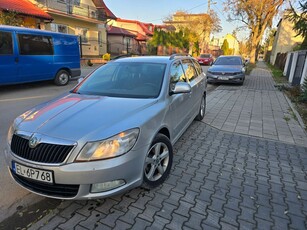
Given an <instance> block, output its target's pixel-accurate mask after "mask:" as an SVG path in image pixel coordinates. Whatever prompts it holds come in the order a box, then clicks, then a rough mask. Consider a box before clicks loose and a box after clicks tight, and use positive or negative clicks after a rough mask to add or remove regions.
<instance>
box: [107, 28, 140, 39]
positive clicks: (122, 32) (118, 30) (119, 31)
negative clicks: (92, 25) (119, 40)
mask: <svg viewBox="0 0 307 230" xmlns="http://www.w3.org/2000/svg"><path fill="white" fill-rule="evenodd" d="M108 34H112V35H125V36H127V37H136V35H134V34H133V33H130V32H129V31H128V30H126V29H123V28H119V27H116V26H110V29H109V30H108Z"/></svg>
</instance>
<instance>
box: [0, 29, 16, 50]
mask: <svg viewBox="0 0 307 230" xmlns="http://www.w3.org/2000/svg"><path fill="white" fill-rule="evenodd" d="M8 54H13V43H12V33H9V32H2V31H0V55H8Z"/></svg>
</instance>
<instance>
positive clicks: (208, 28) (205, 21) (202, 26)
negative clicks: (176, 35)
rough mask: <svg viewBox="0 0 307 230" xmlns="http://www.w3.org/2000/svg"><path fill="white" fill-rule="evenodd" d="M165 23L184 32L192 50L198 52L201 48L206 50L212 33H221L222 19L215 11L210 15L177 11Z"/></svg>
mask: <svg viewBox="0 0 307 230" xmlns="http://www.w3.org/2000/svg"><path fill="white" fill-rule="evenodd" d="M164 23H165V24H167V25H168V24H170V25H173V26H174V27H175V28H176V30H177V31H178V30H181V31H183V32H184V34H186V35H187V37H188V38H189V43H190V50H194V51H197V52H199V51H198V50H199V49H200V48H201V49H205V47H206V45H207V43H208V42H209V37H210V36H209V35H210V33H213V32H220V31H221V26H220V19H219V17H218V16H217V14H216V13H215V12H214V11H210V13H209V14H189V13H187V12H184V11H177V12H176V13H175V14H173V15H172V16H169V17H168V18H166V20H165V21H164ZM197 47H198V48H197Z"/></svg>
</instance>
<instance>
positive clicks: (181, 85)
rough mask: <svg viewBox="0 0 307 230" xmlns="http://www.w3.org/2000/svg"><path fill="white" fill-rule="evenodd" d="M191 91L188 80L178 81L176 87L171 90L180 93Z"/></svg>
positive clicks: (172, 92)
mask: <svg viewBox="0 0 307 230" xmlns="http://www.w3.org/2000/svg"><path fill="white" fill-rule="evenodd" d="M190 92H191V86H190V84H189V83H187V82H177V83H176V84H175V87H174V88H173V89H172V90H171V92H170V93H171V95H172V94H180V93H190Z"/></svg>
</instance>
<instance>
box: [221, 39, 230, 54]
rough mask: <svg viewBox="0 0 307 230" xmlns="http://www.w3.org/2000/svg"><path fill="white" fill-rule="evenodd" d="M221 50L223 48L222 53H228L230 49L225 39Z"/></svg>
mask: <svg viewBox="0 0 307 230" xmlns="http://www.w3.org/2000/svg"><path fill="white" fill-rule="evenodd" d="M221 50H223V53H224V55H229V53H230V49H229V43H228V41H227V39H224V41H223V44H222V47H221Z"/></svg>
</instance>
